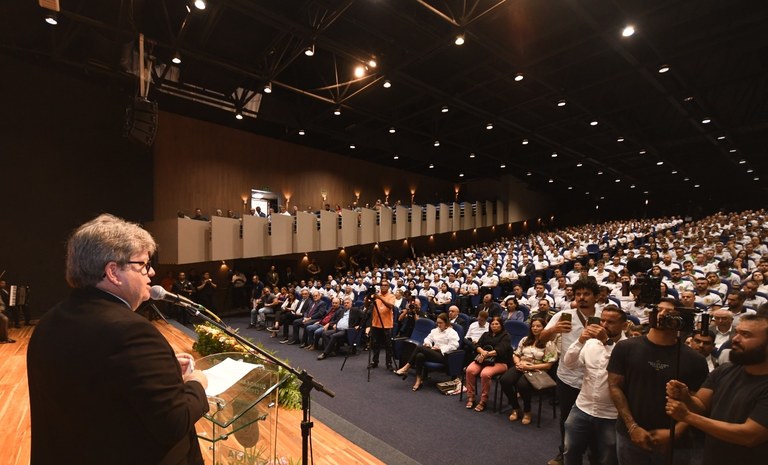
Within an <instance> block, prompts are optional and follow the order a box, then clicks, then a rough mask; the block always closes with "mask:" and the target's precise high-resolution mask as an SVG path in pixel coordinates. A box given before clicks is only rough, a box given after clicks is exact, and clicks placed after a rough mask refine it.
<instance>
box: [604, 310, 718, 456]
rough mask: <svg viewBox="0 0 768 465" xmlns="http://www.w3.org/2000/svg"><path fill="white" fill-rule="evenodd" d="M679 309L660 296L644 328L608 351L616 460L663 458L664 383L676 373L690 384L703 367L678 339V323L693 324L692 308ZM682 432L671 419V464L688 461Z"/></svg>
mask: <svg viewBox="0 0 768 465" xmlns="http://www.w3.org/2000/svg"><path fill="white" fill-rule="evenodd" d="M683 312H685V310H681V308H680V307H679V305H678V302H677V301H676V300H674V299H670V298H663V299H661V301H660V302H659V303H658V304H657V312H656V314H655V317H654V316H652V317H651V318H650V320H651V322H650V326H651V328H650V330H649V331H648V334H646V335H645V336H641V337H634V338H629V339H626V340H624V341H621V342H619V343H617V344H616V348H615V349H614V350H613V352H612V353H611V358H610V360H609V362H608V388H609V392H610V395H611V400H613V403H614V405H615V406H616V410H617V411H618V414H619V421H618V422H617V427H616V445H617V454H618V458H619V463H620V464H622V465H634V464H650V463H664V462H665V456H666V455H665V454H666V453H667V450H668V448H669V443H670V421H669V417H667V415H666V413H665V405H666V399H665V386H666V384H667V382H668V381H670V380H672V379H680V380H684V381H683V382H685V384H686V385H688V386H690V387H691V388H692V389H694V390H696V389H698V388H699V387H700V386H701V384H702V383H703V382H704V379H705V378H706V377H707V374H708V373H709V370H708V369H707V363H706V361H705V360H704V357H702V356H701V355H700V354H699V353H698V352H696V351H695V350H693V349H691V348H690V347H688V346H686V345H684V344H680V343H679V341H678V332H679V331H680V330H681V329H689V330H692V329H693V314H691V315H686V314H684V313H683ZM685 322H689V323H690V325H689V326H690V328H685V326H687V325H686V324H685ZM678 351H679V352H678ZM685 433H687V431H686V425H685V424H684V423H677V424H676V425H675V437H676V442H675V451H674V459H675V462H674V463H675V464H679V465H684V464H688V463H689V462H690V458H691V453H692V450H691V448H692V439H691V437H690V434H685Z"/></svg>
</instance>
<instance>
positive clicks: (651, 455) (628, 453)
mask: <svg viewBox="0 0 768 465" xmlns="http://www.w3.org/2000/svg"><path fill="white" fill-rule="evenodd" d="M616 450H617V452H618V456H619V464H620V465H666V464H668V463H669V460H668V459H667V455H666V454H663V453H661V452H659V451H655V450H654V451H649V450H645V449H643V448H642V447H639V446H636V445H634V444H633V443H632V440H631V439H630V438H629V437H628V436H624V435H623V434H621V433H618V432H617V433H616ZM690 462H691V450H690V449H677V448H675V460H674V465H688V464H689V463H690Z"/></svg>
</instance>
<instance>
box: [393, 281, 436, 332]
mask: <svg viewBox="0 0 768 465" xmlns="http://www.w3.org/2000/svg"><path fill="white" fill-rule="evenodd" d="M406 292H408V291H406ZM428 317H429V315H428V314H427V312H425V311H423V310H422V309H421V301H420V300H419V299H417V298H416V296H411V297H409V300H408V305H407V306H406V307H405V309H404V310H402V311H401V312H400V315H398V316H397V321H398V324H399V330H398V336H401V337H411V334H413V328H414V326H416V320H418V319H419V318H428Z"/></svg>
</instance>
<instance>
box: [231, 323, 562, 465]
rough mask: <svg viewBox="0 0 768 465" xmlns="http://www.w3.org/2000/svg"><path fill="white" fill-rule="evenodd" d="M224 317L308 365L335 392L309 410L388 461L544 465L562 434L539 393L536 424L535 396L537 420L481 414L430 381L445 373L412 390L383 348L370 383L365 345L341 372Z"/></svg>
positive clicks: (336, 361) (331, 361) (317, 398)
mask: <svg viewBox="0 0 768 465" xmlns="http://www.w3.org/2000/svg"><path fill="white" fill-rule="evenodd" d="M226 320H227V323H228V324H230V325H231V326H233V327H235V328H238V327H239V328H241V330H240V334H242V335H244V336H246V337H249V338H251V339H253V340H254V341H261V342H263V343H264V345H265V346H266V347H268V348H270V349H274V350H276V351H277V356H278V357H281V358H283V359H286V360H288V361H290V363H291V364H292V365H293V366H295V367H300V368H304V369H306V370H307V372H309V373H310V374H311V375H313V376H314V377H315V378H316V379H317V380H318V381H319V382H321V383H322V384H324V385H325V386H326V387H327V388H328V389H330V390H331V391H333V392H334V393H335V394H336V397H335V398H331V397H328V396H326V395H325V394H322V393H319V392H317V391H313V393H312V403H313V412H312V414H313V416H316V417H317V418H318V419H319V420H321V421H323V422H324V423H325V424H327V425H329V426H331V427H333V428H334V429H335V430H337V431H338V432H340V433H341V434H343V435H345V436H346V437H348V439H350V440H352V441H353V442H355V443H357V444H358V445H360V446H361V447H363V448H364V449H366V450H367V451H369V452H370V453H371V454H373V455H375V456H376V457H378V458H379V459H380V460H382V461H384V462H386V463H390V464H398V465H400V464H404V465H408V464H413V465H417V464H421V465H453V464H456V465H466V464H468V463H478V464H480V463H482V464H484V465H495V464H499V465H501V464H504V465H508V464H513V465H528V464H531V465H544V464H546V463H547V461H548V460H549V459H551V458H552V457H554V455H555V453H556V452H557V445H558V443H559V436H560V433H559V429H558V425H557V420H556V419H553V418H552V406H551V405H549V403H548V399H545V400H544V406H543V412H542V422H541V428H536V424H535V411H536V408H537V398H536V397H534V403H533V410H534V422H533V423H532V424H531V425H527V426H523V425H521V424H520V422H519V421H518V422H516V423H510V422H509V421H508V420H507V414H498V413H494V412H493V411H492V410H491V409H490V407H489V409H487V410H486V411H485V412H481V413H477V412H474V411H472V410H466V409H465V408H464V406H463V403H460V402H459V400H458V396H444V395H443V394H441V393H440V391H438V389H437V388H436V387H435V385H434V383H435V382H436V381H443V380H444V379H443V377H444V375H440V374H436V375H435V376H436V379H434V380H430V381H428V382H427V383H426V384H425V386H424V387H423V388H422V389H421V390H420V391H418V392H415V393H414V392H412V391H411V386H412V385H413V381H414V377H413V375H411V376H409V377H408V379H407V380H405V381H403V380H402V379H401V378H399V377H397V376H395V375H394V374H392V373H388V372H387V371H386V370H385V369H384V368H383V362H384V354H383V353H382V358H381V362H382V365H381V366H380V367H379V368H377V369H375V370H372V372H371V382H370V383H369V382H366V377H367V370H366V366H367V364H368V353H367V352H362V353H361V354H359V355H357V356H353V357H349V359H348V360H347V364H346V366H345V367H344V371H339V369H340V367H341V364H342V361H343V360H344V358H343V357H331V358H328V359H326V360H322V361H318V360H316V357H317V355H318V354H319V352H316V351H314V352H309V351H307V350H304V349H299V348H298V346H295V345H291V346H289V345H285V344H279V343H278V341H279V339H278V338H270V337H269V335H270V333H269V332H267V331H254V330H252V329H247V326H248V320H247V318H246V317H240V318H227V319H226ZM491 395H493V390H491ZM465 399H466V398H465ZM299 434H300V433H299V432H298V431H297V435H299Z"/></svg>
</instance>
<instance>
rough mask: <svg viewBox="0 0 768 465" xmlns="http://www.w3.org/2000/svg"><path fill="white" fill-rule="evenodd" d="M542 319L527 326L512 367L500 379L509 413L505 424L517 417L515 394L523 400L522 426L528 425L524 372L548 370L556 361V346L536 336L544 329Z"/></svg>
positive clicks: (529, 390) (528, 389)
mask: <svg viewBox="0 0 768 465" xmlns="http://www.w3.org/2000/svg"><path fill="white" fill-rule="evenodd" d="M544 325H545V322H544V319H542V318H534V319H532V320H531V327H530V329H529V330H528V336H526V337H524V338H523V339H522V340H521V341H520V345H518V347H517V350H516V351H515V353H514V354H513V355H512V363H513V364H514V366H515V368H514V369H510V370H507V372H506V373H504V375H502V377H501V380H500V382H501V388H502V389H503V390H504V394H506V395H507V399H509V403H510V405H512V413H511V414H510V415H509V421H515V420H517V419H518V417H519V416H520V404H519V403H518V401H517V394H518V393H520V397H521V398H522V399H523V411H522V413H523V419H522V422H521V423H522V424H524V425H527V424H529V423H530V422H531V397H532V396H533V388H532V387H531V385H530V383H528V379H526V376H525V373H526V372H528V371H537V370H540V371H548V370H549V369H550V368H552V365H553V364H554V363H555V362H556V361H557V346H556V345H555V343H554V341H549V342H542V341H541V340H539V335H541V331H542V330H543V329H544Z"/></svg>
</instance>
